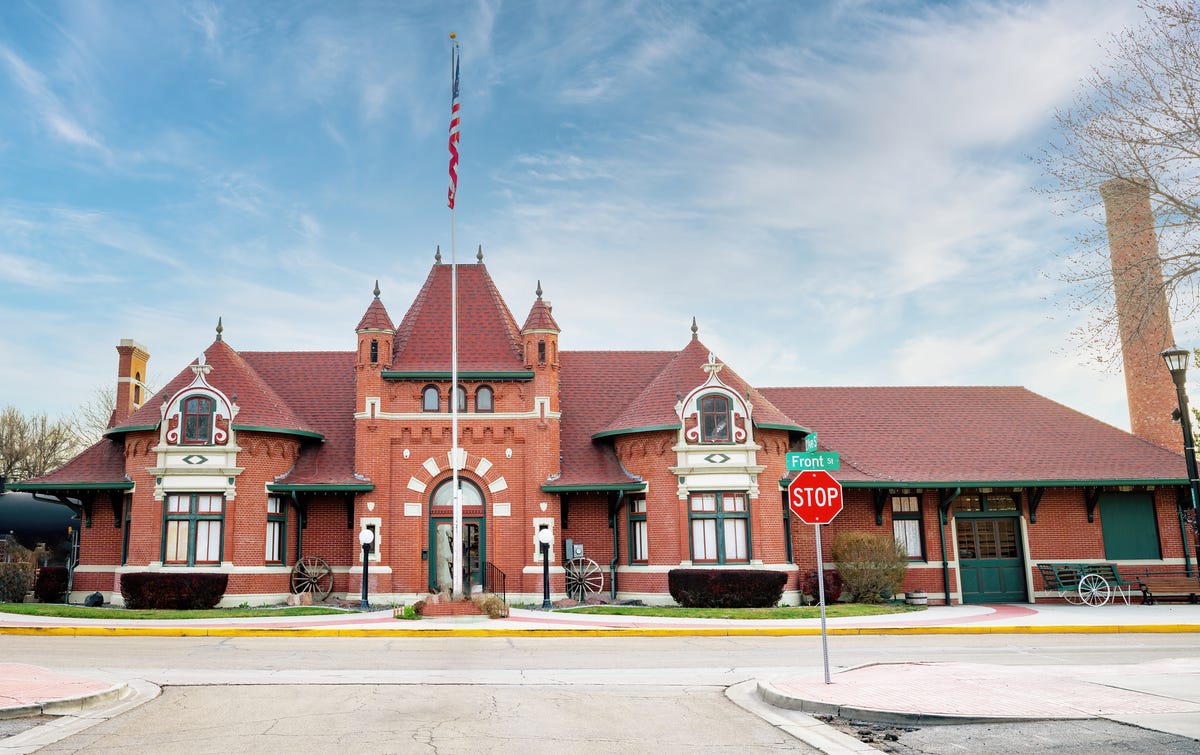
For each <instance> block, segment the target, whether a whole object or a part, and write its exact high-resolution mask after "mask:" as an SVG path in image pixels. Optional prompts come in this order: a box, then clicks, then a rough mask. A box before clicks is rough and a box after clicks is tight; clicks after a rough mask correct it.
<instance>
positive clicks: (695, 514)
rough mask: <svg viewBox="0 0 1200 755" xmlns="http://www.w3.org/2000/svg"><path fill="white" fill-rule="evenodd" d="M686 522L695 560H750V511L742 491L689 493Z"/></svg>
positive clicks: (723, 561) (699, 561)
mask: <svg viewBox="0 0 1200 755" xmlns="http://www.w3.org/2000/svg"><path fill="white" fill-rule="evenodd" d="M688 521H689V524H690V525H691V536H692V561H693V562H694V563H715V564H728V563H745V562H747V561H749V560H750V510H749V505H748V503H747V501H746V494H745V493H733V492H721V493H692V494H691V495H690V496H689V497H688Z"/></svg>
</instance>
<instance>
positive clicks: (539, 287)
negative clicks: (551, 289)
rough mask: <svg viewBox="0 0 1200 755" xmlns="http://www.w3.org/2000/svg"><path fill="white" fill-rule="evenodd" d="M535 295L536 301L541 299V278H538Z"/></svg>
mask: <svg viewBox="0 0 1200 755" xmlns="http://www.w3.org/2000/svg"><path fill="white" fill-rule="evenodd" d="M537 297H538V301H541V300H542V281H541V280H538V287H537Z"/></svg>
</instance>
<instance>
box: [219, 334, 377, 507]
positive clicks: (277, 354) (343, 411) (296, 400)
mask: <svg viewBox="0 0 1200 755" xmlns="http://www.w3.org/2000/svg"><path fill="white" fill-rule="evenodd" d="M242 356H243V357H244V358H245V360H246V362H247V363H248V364H250V365H252V366H253V367H254V369H255V371H256V372H257V373H258V374H259V375H261V376H262V378H263V379H264V380H265V381H267V382H268V383H270V384H271V385H272V386H274V387H275V388H276V390H277V391H278V393H279V395H280V397H282V398H283V400H284V401H286V402H287V405H288V406H289V407H291V408H292V409H293V410H294V411H295V413H296V414H297V415H298V416H299V417H301V418H302V421H303V422H305V423H306V424H307V425H308V426H309V427H312V428H313V429H314V430H315V431H317V432H319V433H320V434H321V435H323V436H324V438H325V440H324V442H322V443H312V442H306V443H305V445H304V446H303V448H302V450H301V452H300V458H299V459H298V460H297V461H296V465H295V467H294V468H293V469H292V470H291V471H290V472H289V473H288V474H287V475H286V476H284V477H283V478H281V479H279V480H277V482H280V483H286V484H289V485H347V484H358V483H363V482H367V480H366V479H365V478H363V477H361V476H359V475H356V474H355V470H354V390H355V387H354V386H355V374H354V363H355V354H354V352H346V351H247V352H244V353H243V354H242ZM215 374H216V371H215V370H214V371H213V373H211V374H210V377H211V376H212V375H215ZM240 419H241V417H240V415H239V417H238V420H239V422H235V423H234V424H239V423H240Z"/></svg>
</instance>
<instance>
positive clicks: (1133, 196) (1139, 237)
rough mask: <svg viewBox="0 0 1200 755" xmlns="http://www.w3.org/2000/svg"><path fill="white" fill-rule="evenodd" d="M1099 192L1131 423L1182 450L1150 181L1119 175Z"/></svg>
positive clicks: (1141, 432) (1136, 431)
mask: <svg viewBox="0 0 1200 755" xmlns="http://www.w3.org/2000/svg"><path fill="white" fill-rule="evenodd" d="M1100 196H1101V197H1102V198H1103V199H1104V213H1105V219H1106V221H1107V227H1108V247H1109V258H1110V260H1111V261H1112V273H1113V291H1114V293H1115V294H1116V304H1117V323H1118V326H1119V329H1120V332H1121V357H1122V361H1123V362H1124V367H1125V394H1126V396H1127V398H1128V400H1129V427H1130V429H1131V430H1132V431H1133V434H1134V435H1137V436H1139V437H1142V438H1145V439H1146V440H1148V441H1150V442H1152V443H1157V444H1158V445H1160V446H1163V447H1164V448H1170V449H1172V450H1174V451H1177V452H1179V453H1182V452H1183V437H1182V433H1181V431H1180V429H1179V427H1178V426H1176V425H1175V423H1174V422H1173V421H1172V420H1171V412H1172V410H1173V409H1175V408H1177V406H1178V401H1177V397H1176V394H1175V383H1174V382H1173V381H1172V380H1171V373H1170V372H1168V371H1167V367H1166V364H1165V363H1164V362H1163V359H1162V352H1163V350H1164V349H1167V348H1169V347H1171V346H1172V345H1174V343H1175V337H1174V336H1173V335H1172V334H1171V317H1170V314H1169V312H1168V311H1167V295H1166V290H1165V289H1164V288H1163V274H1162V259H1161V258H1160V257H1159V255H1158V238H1157V237H1156V236H1155V235H1154V213H1153V212H1152V211H1151V209H1150V185H1149V183H1147V182H1146V181H1140V180H1129V179H1123V178H1117V179H1113V180H1111V181H1106V182H1104V183H1103V184H1101V185H1100Z"/></svg>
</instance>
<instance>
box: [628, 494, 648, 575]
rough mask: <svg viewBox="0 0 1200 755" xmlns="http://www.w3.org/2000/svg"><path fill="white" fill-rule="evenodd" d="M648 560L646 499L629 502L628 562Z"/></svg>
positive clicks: (637, 562)
mask: <svg viewBox="0 0 1200 755" xmlns="http://www.w3.org/2000/svg"><path fill="white" fill-rule="evenodd" d="M649 560H650V544H649V542H648V541H647V539H646V499H645V498H634V499H632V500H631V501H630V502H629V563H631V564H644V563H646V562H648V561H649Z"/></svg>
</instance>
